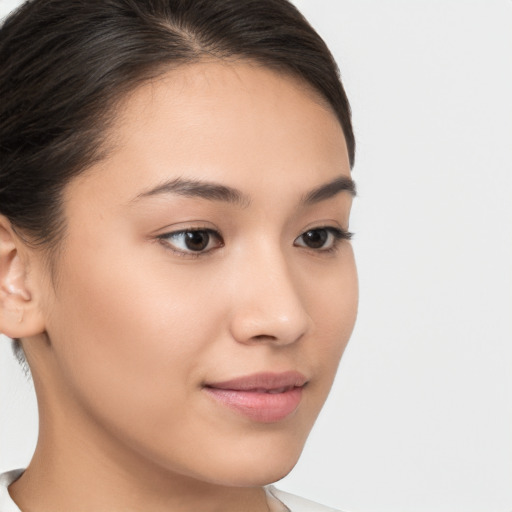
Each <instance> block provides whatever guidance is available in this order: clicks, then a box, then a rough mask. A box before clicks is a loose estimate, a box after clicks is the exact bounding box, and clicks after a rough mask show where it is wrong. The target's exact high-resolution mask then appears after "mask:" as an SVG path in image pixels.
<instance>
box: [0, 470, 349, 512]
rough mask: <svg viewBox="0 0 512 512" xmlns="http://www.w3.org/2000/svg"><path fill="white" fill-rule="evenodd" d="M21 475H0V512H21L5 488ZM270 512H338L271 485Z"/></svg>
mask: <svg viewBox="0 0 512 512" xmlns="http://www.w3.org/2000/svg"><path fill="white" fill-rule="evenodd" d="M22 473H23V469H15V470H14V471H8V472H7V473H2V474H0V512H21V510H20V509H19V508H18V506H17V505H16V503H14V501H12V499H11V496H10V495H9V491H8V490H7V488H8V487H9V485H11V484H12V483H13V482H14V481H15V480H16V479H18V478H19V477H20V476H21V475H22ZM265 491H266V493H267V500H268V506H269V508H270V512H340V511H337V510H335V509H334V508H330V507H325V506H324V505H319V504H318V503H314V502H312V501H309V500H305V499H304V498H299V497H298V496H295V495H293V494H289V493H287V492H283V491H279V490H278V489H276V488H275V487H274V486H273V485H269V486H267V487H265Z"/></svg>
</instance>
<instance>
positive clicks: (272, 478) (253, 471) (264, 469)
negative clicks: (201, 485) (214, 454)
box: [210, 443, 304, 487]
mask: <svg viewBox="0 0 512 512" xmlns="http://www.w3.org/2000/svg"><path fill="white" fill-rule="evenodd" d="M286 444H288V443H283V444H282V445H281V446H279V445H278V446H275V445H274V447H272V446H268V445H267V446H266V447H265V448H263V449H261V448H260V449H259V450H247V451H245V452H244V451H241V450H240V451H238V450H236V451H235V453H234V455H235V457H234V459H233V458H231V457H230V458H229V459H230V460H228V459H226V458H225V459H223V460H222V462H220V463H218V464H216V465H215V466H216V467H215V471H214V472H213V473H210V474H213V475H215V476H214V480H213V481H212V483H216V484H219V485H226V486H232V487H261V486H264V485H268V484H271V483H274V482H277V481H278V480H281V479H282V478H284V477H285V476H286V475H288V473H290V471H291V470H292V469H293V468H294V467H295V465H296V464H297V461H298V460H299V457H300V454H301V452H302V449H303V446H304V443H301V444H300V446H297V445H295V446H289V445H288V446H286Z"/></svg>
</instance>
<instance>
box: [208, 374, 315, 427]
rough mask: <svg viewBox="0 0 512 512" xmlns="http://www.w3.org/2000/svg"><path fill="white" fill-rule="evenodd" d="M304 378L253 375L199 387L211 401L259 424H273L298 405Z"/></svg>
mask: <svg viewBox="0 0 512 512" xmlns="http://www.w3.org/2000/svg"><path fill="white" fill-rule="evenodd" d="M306 384H307V379H306V377H304V375H302V374H301V373H299V372H295V371H290V372H283V373H256V374H253V375H248V376H246V377H239V378H236V379H231V380H227V381H224V382H215V383H208V384H206V385H205V387H204V388H203V389H204V390H205V391H206V392H207V393H208V394H209V395H210V396H212V397H213V398H214V399H215V400H217V401H218V402H220V403H222V404H223V405H226V406H227V407H229V408H231V409H233V410H235V411H236V412H239V413H241V414H243V415H244V416H246V417H248V418H249V419H251V420H253V421H257V422H260V423H274V422H277V421H281V420H283V419H285V418H286V417H287V416H289V415H290V414H292V413H293V412H294V411H295V410H296V409H297V407H298V406H299V404H300V401H301V398H302V389H303V388H304V386H305V385H306Z"/></svg>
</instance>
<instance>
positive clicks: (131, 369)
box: [48, 247, 218, 422]
mask: <svg viewBox="0 0 512 512" xmlns="http://www.w3.org/2000/svg"><path fill="white" fill-rule="evenodd" d="M77 254H80V257H76V256H77ZM68 256H69V258H68V261H69V262H72V263H73V264H72V265H71V264H70V263H66V262H65V263H64V265H63V271H62V276H61V277H62V279H61V285H60V286H59V292H58V293H59V301H58V303H57V305H56V308H55V312H54V313H55V314H54V315H53V318H54V319H55V322H54V323H52V322H50V323H49V328H48V332H49V335H50V339H51V340H52V343H53V345H54V352H55V354H56V357H57V358H58V359H59V366H60V369H61V371H62V372H63V374H64V379H65V380H66V381H67V382H66V385H69V386H70V388H71V389H72V391H73V392H74V393H75V394H77V395H81V396H82V398H83V399H84V400H86V401H87V402H89V405H90V407H96V408H100V407H101V408H102V414H103V413H104V414H106V415H109V416H112V417H114V416H115V417H117V418H118V419H119V420H120V422H121V417H122V416H123V415H126V413H127V411H128V414H130V411H133V410H134V408H135V409H137V408H139V411H140V410H147V411H148V412H149V411H151V414H155V413H157V412H158V411H162V410H168V404H169V403H170V402H174V403H177V404H179V400H186V398H187V397H186V393H187V390H189V389H191V388H192V386H191V382H193V381H194V379H197V380H199V378H200V377H199V375H198V370H197V365H198V364H199V362H200V357H201V353H202V352H203V351H204V350H205V348H206V347H207V345H208V342H209V340H210V338H209V337H206V336H205V335H206V334H211V333H212V328H214V327H215V326H216V325H218V322H217V317H218V313H217V311H216V310H215V309H214V308H213V307H210V308H202V307H201V306H200V305H198V294H199V295H200V292H198V288H197V286H199V284H198V283H194V282H190V276H186V275H184V273H183V272H180V271H179V270H180V269H177V271H175V272H174V273H173V274H171V272H170V270H169V266H165V265H162V264H161V262H160V264H158V265H157V264H155V262H150V261H148V258H149V256H148V257H146V255H144V254H142V253H141V254H139V257H134V251H133V250H132V251H118V250H113V249H112V250H109V248H108V247H103V249H102V251H87V249H86V248H84V247H82V250H81V251H76V252H75V253H70V254H69V255H68ZM112 262H115V264H112ZM73 269H77V270H76V271H73ZM198 309H200V311H201V315H198V314H197V311H198ZM97 397H102V400H101V401H98V400H97ZM163 405H164V406H163ZM129 419H130V421H133V418H129ZM124 420H125V421H126V420H128V418H124Z"/></svg>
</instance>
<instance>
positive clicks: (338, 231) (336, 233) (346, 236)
mask: <svg viewBox="0 0 512 512" xmlns="http://www.w3.org/2000/svg"><path fill="white" fill-rule="evenodd" d="M310 231H327V232H328V233H329V234H330V235H331V236H333V237H334V239H333V241H332V244H331V246H330V247H325V248H324V247H319V248H315V247H309V246H308V245H306V244H305V243H301V244H299V243H297V240H300V239H301V237H303V236H304V235H305V234H306V233H309V232H310ZM352 237H353V233H351V232H350V231H348V230H346V229H344V228H342V227H339V226H328V225H321V226H312V227H309V228H307V229H305V230H304V231H303V232H302V233H301V234H300V235H299V236H298V237H297V238H296V239H295V240H294V245H296V246H297V247H303V248H305V249H308V250H310V251H314V252H316V253H330V252H334V251H336V250H337V249H338V246H339V244H340V243H341V242H342V241H343V240H351V239H352Z"/></svg>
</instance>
